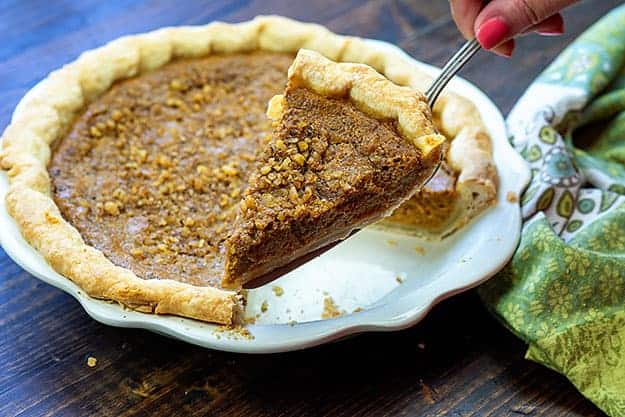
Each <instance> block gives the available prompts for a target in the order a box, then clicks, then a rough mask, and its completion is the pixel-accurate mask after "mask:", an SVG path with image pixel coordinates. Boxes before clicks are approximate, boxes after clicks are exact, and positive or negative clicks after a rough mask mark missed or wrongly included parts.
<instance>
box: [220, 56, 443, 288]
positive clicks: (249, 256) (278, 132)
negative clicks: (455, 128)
mask: <svg viewBox="0 0 625 417" xmlns="http://www.w3.org/2000/svg"><path fill="white" fill-rule="evenodd" d="M267 114H268V115H269V117H270V118H271V119H273V120H274V126H273V134H272V135H271V136H270V137H268V138H267V140H266V143H265V144H264V145H263V149H262V152H261V155H260V157H259V161H258V163H259V165H258V167H257V169H256V172H255V173H254V174H253V175H252V177H251V179H250V183H249V186H248V189H247V190H246V191H245V194H244V195H243V198H242V201H241V203H240V204H241V205H240V213H239V216H238V218H237V225H236V227H235V231H234V233H233V234H232V236H231V237H230V238H229V239H228V240H227V241H226V265H225V271H224V276H223V280H222V285H223V286H224V287H237V286H241V285H243V284H244V283H246V282H248V281H250V280H253V279H255V278H257V277H259V276H261V275H263V274H265V273H267V272H269V271H271V270H273V269H276V268H279V267H281V266H285V265H287V264H288V263H290V262H291V261H293V260H295V259H297V258H299V257H301V256H303V255H305V254H307V253H310V252H313V251H315V250H316V249H319V248H322V247H324V246H326V245H328V244H329V243H332V242H334V241H337V240H341V239H344V238H346V237H347V236H348V235H349V234H350V233H351V232H352V231H354V230H357V229H360V228H362V227H364V226H367V225H369V224H371V223H373V222H376V221H378V220H380V219H381V218H383V217H385V216H387V215H389V214H390V213H392V211H393V210H394V209H395V208H396V207H398V206H399V205H400V204H401V203H403V202H404V201H405V200H406V199H408V198H409V197H411V196H412V195H413V194H414V193H415V192H416V191H417V190H418V189H419V188H421V187H422V185H423V184H424V182H426V181H427V180H428V179H429V178H430V176H431V175H432V174H433V172H434V170H435V169H436V167H437V165H438V163H439V161H440V159H441V152H442V151H441V145H442V144H443V142H444V137H443V136H441V135H439V134H438V133H437V132H436V130H435V128H434V125H433V123H432V119H431V114H430V109H429V107H428V105H427V102H426V100H425V97H424V96H423V95H422V94H420V93H418V92H416V91H414V90H412V89H410V88H407V87H399V86H397V85H395V84H393V83H392V82H390V81H389V80H387V79H386V78H384V77H383V76H382V75H380V74H378V73H377V72H376V71H375V70H374V69H372V68H370V67H368V66H365V65H361V64H343V63H341V64H337V63H335V62H332V61H330V60H328V59H326V58H324V57H323V56H321V55H319V54H317V53H315V52H312V51H308V50H300V52H299V53H298V55H297V57H296V59H295V61H294V62H293V64H292V65H291V68H290V69H289V80H288V84H287V87H286V90H285V93H284V95H279V96H276V97H274V98H273V99H272V100H271V102H270V104H269V109H268V111H267Z"/></svg>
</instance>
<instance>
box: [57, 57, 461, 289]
mask: <svg viewBox="0 0 625 417" xmlns="http://www.w3.org/2000/svg"><path fill="white" fill-rule="evenodd" d="M292 60H293V56H292V55H290V54H280V53H270V52H254V53H250V54H233V55H221V56H219V55H217V56H210V57H207V58H202V59H191V60H181V61H176V62H174V63H171V64H168V65H166V66H165V67H163V68H161V69H158V70H156V71H153V72H151V73H148V74H144V75H141V76H139V77H135V78H133V79H129V80H126V81H123V82H120V83H117V84H116V85H115V86H114V87H113V88H111V89H110V90H109V91H108V92H107V93H105V94H104V95H103V96H101V97H100V98H98V99H97V100H96V101H94V102H93V103H91V104H90V105H89V106H88V107H87V109H86V111H85V112H84V113H83V114H82V115H81V116H79V117H78V118H77V120H76V121H75V123H74V125H73V127H72V129H71V130H70V132H69V133H68V134H67V135H66V136H65V137H64V138H63V140H61V141H60V143H58V145H57V146H56V148H55V149H54V152H53V156H52V160H51V163H50V166H49V172H50V174H51V179H52V183H53V196H54V200H55V202H56V204H57V205H58V207H59V208H60V210H61V213H62V215H63V216H64V218H65V219H66V220H68V221H69V222H70V223H71V224H72V225H73V226H74V227H76V229H77V230H78V231H79V232H80V234H81V235H82V237H83V238H84V240H85V241H86V243H87V244H89V245H91V246H93V247H95V248H97V249H99V250H101V251H102V252H103V253H104V254H105V256H106V257H107V258H108V259H110V260H111V261H112V262H113V263H115V264H117V265H119V266H122V267H125V268H128V269H130V270H132V271H133V272H134V273H135V274H137V276H139V277H141V278H144V279H173V280H176V281H180V282H185V283H189V284H192V285H198V286H213V287H221V285H222V283H221V279H222V276H224V271H226V275H225V278H226V284H228V285H230V284H233V282H234V281H236V280H237V279H238V278H235V277H236V276H239V277H241V278H240V279H242V280H243V281H245V280H247V279H248V278H250V277H252V276H256V275H258V273H260V272H262V271H263V270H265V269H267V268H269V269H271V268H273V267H275V266H276V265H275V264H272V263H269V262H265V261H263V260H264V259H279V258H281V257H282V259H283V262H282V263H284V261H286V260H288V259H289V258H290V257H291V256H293V255H294V253H295V252H294V250H295V247H294V246H293V243H294V242H299V243H298V245H299V246H300V248H301V247H304V248H305V249H306V250H311V249H314V248H311V247H310V244H311V242H313V240H315V241H317V242H322V241H323V239H320V236H319V233H320V231H324V232H323V233H326V232H325V231H330V230H334V232H335V234H336V233H338V234H341V236H338V237H336V238H341V237H343V236H342V234H344V233H345V231H346V225H347V224H348V223H350V222H351V223H353V222H354V221H355V220H362V219H366V218H367V217H368V216H372V215H373V213H377V212H379V211H380V210H383V209H385V208H388V206H389V205H390V204H391V203H392V202H395V201H396V200H397V198H398V196H400V195H404V194H405V193H406V188H407V187H410V186H414V177H415V176H416V175H420V174H419V172H421V175H423V166H422V158H421V155H420V153H419V151H418V149H417V148H416V147H415V146H414V145H412V144H410V143H408V142H407V141H405V140H404V139H403V138H401V137H400V135H399V134H398V133H397V129H396V126H395V122H393V121H379V120H376V119H373V118H371V117H369V116H368V115H366V114H365V113H363V112H361V111H360V110H358V109H357V108H355V107H354V106H353V105H351V104H350V103H348V102H347V100H344V99H338V98H333V99H330V98H326V97H322V96H319V95H316V94H314V93H311V92H310V91H308V90H305V89H302V88H300V89H297V90H295V91H293V92H291V94H290V95H289V96H288V97H287V98H288V110H287V114H285V117H284V118H283V122H284V123H283V124H282V126H281V127H279V128H278V129H277V130H276V131H275V133H274V135H273V136H272V135H271V132H272V126H271V121H270V120H269V119H268V118H267V116H266V115H265V112H266V108H267V103H268V102H269V100H270V99H271V98H272V97H273V96H274V95H276V94H279V93H282V92H283V90H284V86H285V84H286V80H287V70H288V68H289V66H290V64H291V63H292ZM268 143H269V145H270V146H264V151H263V153H262V154H259V153H260V151H259V149H260V148H261V144H265V145H266V144H268ZM257 161H258V162H257ZM254 171H256V172H257V173H258V174H257V175H253V176H252V177H250V176H251V174H252V172H254ZM448 174H449V175H441V174H439V175H437V178H439V179H438V180H437V183H436V184H431V186H430V189H432V190H433V192H434V194H433V195H434V196H435V197H436V198H438V196H443V199H442V200H441V201H442V203H440V202H439V204H442V206H441V208H443V210H442V211H438V209H437V212H436V213H430V214H426V216H425V217H424V220H423V221H425V222H427V221H428V220H427V216H428V215H443V216H444V215H445V214H444V206H445V205H446V204H447V203H446V202H445V198H444V196H446V195H448V194H449V196H450V197H449V198H450V199H451V198H452V197H451V194H452V191H451V190H453V186H452V185H451V184H453V183H454V182H455V176H454V175H455V174H453V173H451V172H449V173H448ZM439 181H440V183H441V186H440V187H438V185H437V184H438V182H439ZM248 184H249V190H247V188H248ZM439 188H441V190H442V192H441V191H440V190H439ZM246 190H247V191H246ZM422 195H425V196H427V191H424V192H423V193H422ZM381 196H382V197H383V198H381ZM432 198H434V197H432ZM414 201H415V200H414V199H413V200H410V202H408V203H407V204H411V202H414ZM240 207H241V208H243V210H241V212H242V213H243V214H242V215H241V217H240V219H239V220H238V221H239V222H240V223H238V224H237V223H236V222H235V219H236V217H237V213H238V212H239V208H240ZM330 211H332V212H334V213H335V215H334V216H332V215H327V213H329V212H330ZM402 213H404V214H405V218H406V219H408V215H410V218H413V217H414V214H413V213H414V210H413V209H410V210H409V211H405V212H402V209H401V208H400V209H399V210H398V211H397V214H396V215H397V216H401V215H402ZM272 219H278V220H280V221H278V222H275V221H272ZM285 225H286V226H285ZM235 226H236V227H237V230H238V232H237V233H235V234H234V235H233V230H234V228H235ZM321 237H322V236H321ZM327 237H328V238H329V239H330V238H331V236H329V235H328V236H327ZM330 240H333V239H330ZM226 242H227V243H226ZM241 248H244V250H243V251H242V252H240V253H239V252H237V251H238V250H239V249H241ZM226 252H229V255H230V257H231V258H232V259H235V258H236V259H237V262H234V263H229V264H228V265H227V266H226V262H225V259H226ZM276 255H278V257H276ZM228 281H230V282H228Z"/></svg>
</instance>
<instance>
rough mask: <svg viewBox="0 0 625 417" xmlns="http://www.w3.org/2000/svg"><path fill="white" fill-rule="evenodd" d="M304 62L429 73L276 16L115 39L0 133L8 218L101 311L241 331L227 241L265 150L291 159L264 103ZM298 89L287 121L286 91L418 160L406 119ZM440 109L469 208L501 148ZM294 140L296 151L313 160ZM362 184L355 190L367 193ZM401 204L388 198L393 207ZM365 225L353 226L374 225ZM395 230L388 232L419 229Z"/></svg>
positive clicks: (43, 87) (463, 109)
mask: <svg viewBox="0 0 625 417" xmlns="http://www.w3.org/2000/svg"><path fill="white" fill-rule="evenodd" d="M301 48H306V49H310V50H313V51H316V52H318V53H320V54H322V55H323V56H325V57H327V58H329V59H332V60H334V61H339V62H356V63H364V64H367V65H369V66H371V67H373V68H374V69H375V70H377V71H378V72H379V73H381V74H384V75H385V76H386V77H387V78H389V79H390V80H392V81H393V82H394V83H396V84H400V85H406V86H410V87H412V88H413V89H415V88H417V89H422V88H423V86H422V85H421V84H422V83H423V82H424V80H425V78H424V76H423V74H421V73H419V72H417V71H415V70H414V68H413V67H412V66H411V65H410V64H409V63H407V62H405V61H404V60H403V59H402V58H401V57H399V56H397V55H395V54H394V53H392V52H384V51H381V50H378V49H376V48H374V47H372V46H371V45H370V44H369V43H368V42H366V41H364V40H361V39H357V38H352V37H346V36H340V35H336V34H333V33H331V32H330V31H328V30H327V29H325V28H323V27H321V26H319V25H313V24H306V23H301V22H296V21H292V20H289V19H285V18H281V17H276V16H269V17H258V18H255V19H253V20H251V21H248V22H243V23H239V24H226V23H220V22H215V23H211V24H208V25H205V26H195V27H175V28H164V29H161V30H157V31H154V32H150V33H145V34H139V35H132V36H126V37H122V38H119V39H117V40H114V41H112V42H110V43H108V44H106V45H104V46H102V47H100V48H97V49H94V50H91V51H87V52H85V53H83V54H82V55H81V56H80V57H79V58H78V59H77V60H75V61H74V62H72V63H69V64H67V65H65V66H64V67H62V68H61V69H59V70H56V71H54V72H52V73H51V74H49V75H48V77H47V78H46V79H44V80H43V81H42V82H41V83H39V84H38V85H37V86H36V87H35V88H33V89H32V90H31V91H29V92H28V93H27V94H26V96H25V97H24V98H23V99H22V100H21V102H20V103H19V105H18V107H17V108H16V110H15V112H14V114H13V117H12V119H11V123H10V125H9V126H8V127H7V128H6V130H5V131H4V133H3V135H2V150H1V151H0V167H1V168H2V169H4V170H5V171H6V173H7V176H8V179H9V183H10V187H9V190H8V193H7V195H6V207H7V210H8V212H9V214H10V215H11V216H12V217H13V218H14V219H15V221H16V223H17V225H18V226H19V228H20V230H21V233H22V235H23V236H24V238H25V239H26V240H27V241H28V242H29V243H30V245H31V246H33V247H34V248H35V249H36V250H37V251H38V252H39V253H40V254H41V255H42V256H43V257H44V258H45V260H46V261H47V262H48V263H49V264H50V265H51V266H52V268H54V269H55V270H56V271H57V272H59V273H60V274H62V275H63V276H65V277H66V278H68V279H69V280H71V281H73V282H74V283H75V284H76V285H78V286H79V287H81V288H82V289H83V290H84V291H85V292H86V293H87V294H88V295H89V296H91V297H94V298H98V299H103V300H109V301H114V302H118V303H121V304H123V305H124V306H126V307H128V308H131V309H135V310H138V311H142V312H146V313H156V314H172V315H177V316H183V317H189V318H194V319H198V320H204V321H209V322H216V323H223V324H231V323H233V322H235V321H236V320H237V315H238V314H239V312H240V311H241V309H242V308H243V306H244V299H243V297H242V296H241V294H240V293H239V292H238V291H236V290H232V289H229V287H230V285H229V281H228V280H224V281H222V277H223V275H224V271H225V270H226V262H227V259H228V257H227V254H228V248H229V247H230V246H229V242H233V241H234V238H233V236H237V233H239V232H238V230H243V229H244V227H243V226H242V224H243V223H245V216H242V217H243V218H242V219H240V220H237V218H238V216H239V212H240V210H241V204H242V202H243V201H247V197H248V196H251V197H252V198H253V199H254V198H255V197H254V196H257V194H255V191H254V190H257V191H258V190H260V189H259V188H258V185H259V184H258V181H259V178H260V177H259V176H258V174H259V173H261V172H263V171H264V170H266V168H264V166H265V164H264V162H266V161H268V159H266V160H265V158H266V157H268V158H270V157H271V156H268V155H269V154H268V152H270V151H269V150H268V149H269V148H271V152H274V148H275V147H276V146H280V145H277V144H278V142H277V141H278V139H279V137H275V135H274V134H273V133H272V129H275V132H276V133H278V136H280V135H281V134H283V133H284V132H282V131H281V130H280V126H279V124H280V123H281V121H282V120H283V119H284V118H283V117H282V116H280V117H279V120H278V126H277V127H273V128H272V121H271V120H269V119H268V118H267V117H266V115H265V112H266V107H267V102H268V101H269V100H270V99H271V98H272V97H273V96H275V95H277V94H279V93H281V92H283V91H284V87H285V85H286V82H287V70H288V68H289V66H290V65H291V63H292V62H293V59H294V57H295V54H296V53H297V51H298V50H300V49H301ZM337 85H340V84H337ZM303 87H307V88H304V89H299V90H298V89H293V90H291V89H287V95H286V97H287V98H286V106H283V107H282V108H283V109H286V111H285V114H286V113H288V112H289V108H290V107H289V106H290V104H289V96H291V95H290V94H289V93H293V94H294V95H292V96H291V97H292V98H297V99H298V100H300V101H296V102H294V104H293V105H294V106H295V105H297V103H300V104H302V103H308V101H310V102H311V103H312V102H313V101H314V100H316V101H317V102H319V103H321V102H324V103H326V104H327V103H330V102H331V103H333V106H335V107H334V108H335V109H337V111H338V109H339V108H343V109H345V110H346V111H349V112H351V113H352V114H356V113H357V112H360V113H357V114H358V115H359V116H358V117H360V118H359V119H358V120H359V121H360V120H363V121H364V120H366V121H367V123H370V124H371V126H373V125H375V126H379V130H380V131H385V132H386V133H385V134H388V135H389V137H392V138H393V139H394V140H395V142H394V143H395V145H396V146H400V145H401V146H403V147H404V148H405V147H406V146H407V145H406V143H403V142H399V140H398V139H399V135H397V133H400V132H399V130H400V129H399V127H401V125H402V120H401V118H399V119H397V120H398V122H396V123H395V122H393V120H395V119H394V118H391V117H388V119H387V118H383V120H380V119H379V118H377V117H376V115H372V114H371V113H370V112H369V111H370V110H372V109H373V110H375V106H374V105H371V108H367V106H366V105H365V106H364V107H362V106H360V105H355V106H354V105H351V104H353V103H351V104H350V103H347V101H348V100H347V98H346V97H347V96H345V94H346V93H345V91H346V90H345V88H342V90H341V91H342V95H341V94H339V96H340V97H338V96H337V97H331V98H326V95H324V94H321V93H320V92H319V91H315V89H314V88H311V87H310V86H303ZM300 90H301V91H300ZM352 92H353V91H352ZM415 96H418V95H416V93H415V94H414V95H413V97H415ZM307 100H308V101H307ZM326 100H327V101H326ZM350 101H351V100H350ZM272 103H274V101H272ZM439 103H441V104H439V105H438V106H437V108H435V109H434V113H433V120H434V123H435V124H438V130H439V131H440V132H441V133H443V134H444V135H445V136H446V137H447V140H448V141H449V142H450V144H451V145H450V151H449V152H448V153H446V155H445V159H446V161H447V164H448V166H449V172H450V176H451V177H452V178H453V179H454V181H455V185H456V188H455V190H454V192H456V195H461V194H462V193H461V192H459V191H458V188H459V185H460V184H463V183H466V181H464V180H463V178H468V179H470V180H472V181H473V180H475V181H477V179H479V180H480V181H482V183H483V184H487V183H489V184H491V185H492V187H495V185H494V184H495V183H494V177H493V175H494V168H493V166H492V158H491V155H490V153H489V149H490V148H489V146H490V142H489V139H488V136H487V135H486V133H485V131H484V130H483V129H482V127H480V126H481V124H480V123H481V122H480V121H479V116H477V117H475V115H476V114H477V111H476V110H475V108H474V107H471V106H472V104H470V103H469V104H467V103H468V102H466V100H464V99H461V98H460V97H457V96H454V95H450V94H447V95H443V96H442V97H441V98H440V99H439ZM442 103H445V104H444V106H443V105H442ZM274 104H275V103H274ZM348 104H350V105H348ZM272 108H274V107H273V106H272ZM448 109H452V111H451V112H450V111H449V110H448ZM454 112H455V113H454ZM273 113H275V114H281V113H279V112H277V111H275V112H273ZM273 113H272V114H273ZM382 114H385V113H384V112H382ZM395 114H396V113H393V115H395ZM422 114H425V112H423V113H422ZM451 114H453V117H451V118H450V117H449V116H450V115H451ZM466 115H470V116H467V117H465V116H466ZM372 116H373V117H372ZM378 116H379V114H378ZM354 117H355V116H354ZM458 121H460V122H459V123H460V125H459V126H458V124H457V122H458ZM393 129H398V130H397V132H395V131H393ZM428 129H430V128H429V127H428ZM281 132H282V133H281ZM424 133H425V134H428V133H431V132H430V131H429V130H428V131H426V132H424ZM306 137H307V136H303V138H304V141H303V142H304V143H307V142H306ZM402 137H403V136H402ZM285 139H288V137H287V136H284V137H283V139H282V141H283V142H284V144H285V146H287V144H288V145H289V149H291V148H293V147H292V145H293V144H291V143H290V142H288V141H286V140H285ZM299 142H300V140H298V141H297V143H295V144H294V145H295V146H297V149H298V151H299V147H300V146H302V147H305V145H299ZM476 143H478V144H481V145H479V146H477V147H476V146H474V145H475V144H476ZM307 144H308V146H309V148H308V149H307V150H304V151H299V153H300V154H301V155H302V156H303V155H304V154H303V153H301V152H308V156H307V158H306V161H305V162H306V163H308V158H310V156H311V155H312V154H313V151H314V145H313V141H312V138H311V142H310V143H307ZM454 144H458V146H456V148H457V149H456V150H455V148H454ZM389 146H391V145H389ZM480 146H481V147H480ZM335 147H336V146H335ZM336 148H337V149H338V147H336ZM293 149H294V148H293ZM402 149H403V148H402ZM476 149H477V150H476ZM410 150H411V151H412V153H413V154H414V158H413V160H412V162H411V161H401V164H404V165H401V166H414V167H416V166H417V165H419V164H420V165H419V166H420V169H421V168H424V167H425V165H424V164H425V161H426V160H427V157H425V156H424V155H426V154H427V152H424V151H423V150H422V149H420V148H419V147H418V146H414V147H413V148H410ZM389 151H390V149H389ZM275 152H282V151H280V150H279V149H278V148H276V151H275ZM418 153H419V156H418V157H417V154H418ZM277 155H282V154H281V153H280V154H277ZM381 156H385V155H381ZM289 157H290V156H289ZM337 157H338V156H337ZM274 158H275V157H274ZM298 158H299V157H295V159H291V161H292V163H294V164H297V163H298V162H297V160H298ZM283 161H284V159H282V160H281V161H280V162H281V163H283ZM311 162H312V161H311ZM411 164H412V165H411ZM354 166H356V165H354ZM293 167H295V165H293ZM484 167H486V168H488V169H485V168H484ZM272 169H273V168H272ZM423 172H426V170H425V169H423ZM327 174H328V175H330V173H327ZM406 175H408V174H406ZM407 179H408V180H410V181H409V182H410V183H411V185H416V184H417V182H415V181H414V177H411V176H410V175H408V177H407ZM355 181H356V182H353V183H346V184H348V185H351V186H354V184H355V185H358V186H360V185H362V183H361V182H358V181H357V178H355ZM463 181H464V182H463ZM365 188H366V187H365ZM309 189H310V190H311V191H310V192H314V193H313V194H311V198H315V199H318V198H319V197H320V196H322V195H321V194H320V193H321V191H322V189H320V188H319V187H316V188H314V189H311V188H310V187H309ZM289 190H290V187H289ZM495 190H496V188H495ZM296 191H297V198H298V200H297V201H299V199H303V198H305V197H306V196H307V195H308V194H307V191H306V186H305V184H304V187H303V188H299V189H298V188H296ZM368 191H370V190H368ZM433 192H434V193H436V192H437V191H436V190H433ZM277 193H278V189H277V188H276V189H272V190H271V193H270V194H271V195H272V196H274V195H276V194H277ZM399 194H401V195H402V196H404V194H403V191H401V192H400V191H398V195H399ZM452 194H453V193H452ZM261 196H262V194H261ZM287 197H288V194H287ZM260 198H261V199H262V197H260ZM454 198H455V199H456V200H458V201H459V200H460V199H459V198H458V197H454ZM452 199H453V198H452ZM400 200H401V198H399V197H397V198H396V196H392V197H389V201H388V207H389V208H390V207H392V206H394V205H395V203H399V202H400ZM314 201H317V200H314ZM454 201H455V200H454ZM472 201H478V202H479V201H481V200H479V199H478V200H475V199H473V200H472ZM484 201H488V199H485V200H484ZM454 204H456V203H454ZM463 204H464V203H463ZM478 205H479V204H478ZM478 205H476V206H475V207H477V206H478ZM485 206H486V205H482V208H483V207H485ZM381 207H382V206H379V207H376V210H377V209H378V208H381ZM384 207H386V206H384ZM477 212H479V210H477V211H476V212H475V213H477ZM472 215H474V214H472ZM354 216H355V217H354V218H350V221H351V220H354V223H353V224H354V225H356V224H358V222H360V221H361V220H362V219H364V218H365V217H367V216H364V215H363V213H358V214H356V215H354ZM462 216H464V217H466V216H467V215H466V212H465V214H463V215H462ZM404 217H410V216H404ZM347 218H349V216H348V217H347ZM367 219H369V218H368V217H367ZM371 219H373V216H372V217H371ZM396 220H397V221H395V222H394V223H390V224H391V225H392V226H391V227H399V228H400V229H402V230H417V229H418V228H419V227H420V226H419V225H417V226H415V225H412V224H410V221H405V220H406V219H405V218H404V219H396ZM368 221H369V220H367V222H368ZM397 225H399V226H397ZM385 227H387V226H385Z"/></svg>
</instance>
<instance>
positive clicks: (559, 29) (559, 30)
mask: <svg viewBox="0 0 625 417" xmlns="http://www.w3.org/2000/svg"><path fill="white" fill-rule="evenodd" d="M536 33H538V34H539V35H542V36H559V35H562V34H564V20H562V19H561V18H560V19H559V21H558V22H557V26H555V27H551V28H549V29H543V30H537V31H536Z"/></svg>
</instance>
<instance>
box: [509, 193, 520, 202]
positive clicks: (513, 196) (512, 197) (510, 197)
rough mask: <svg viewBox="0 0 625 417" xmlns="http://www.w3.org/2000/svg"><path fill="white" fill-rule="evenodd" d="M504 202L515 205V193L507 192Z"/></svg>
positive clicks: (516, 199) (517, 199)
mask: <svg viewBox="0 0 625 417" xmlns="http://www.w3.org/2000/svg"><path fill="white" fill-rule="evenodd" d="M506 200H508V201H509V202H510V203H516V202H517V201H519V198H518V197H517V195H516V193H515V192H513V191H508V194H506Z"/></svg>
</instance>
